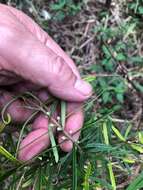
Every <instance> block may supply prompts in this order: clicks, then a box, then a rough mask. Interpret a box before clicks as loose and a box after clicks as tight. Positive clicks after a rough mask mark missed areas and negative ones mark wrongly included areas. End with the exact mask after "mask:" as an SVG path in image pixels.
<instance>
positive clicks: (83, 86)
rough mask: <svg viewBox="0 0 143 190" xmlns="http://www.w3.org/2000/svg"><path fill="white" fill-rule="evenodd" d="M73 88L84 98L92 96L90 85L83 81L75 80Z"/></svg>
mask: <svg viewBox="0 0 143 190" xmlns="http://www.w3.org/2000/svg"><path fill="white" fill-rule="evenodd" d="M74 87H75V89H76V90H78V91H79V92H80V93H82V94H83V95H84V96H91V94H92V87H91V85H90V84H89V83H87V82H85V81H83V80H77V81H76V83H75V86H74Z"/></svg>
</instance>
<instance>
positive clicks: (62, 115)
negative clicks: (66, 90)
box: [61, 101, 66, 129]
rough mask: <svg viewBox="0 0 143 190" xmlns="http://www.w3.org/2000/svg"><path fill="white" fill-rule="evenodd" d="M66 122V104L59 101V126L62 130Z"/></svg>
mask: <svg viewBox="0 0 143 190" xmlns="http://www.w3.org/2000/svg"><path fill="white" fill-rule="evenodd" d="M65 121H66V102H65V101H61V125H62V127H63V129H64V127H65Z"/></svg>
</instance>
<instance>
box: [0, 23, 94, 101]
mask: <svg viewBox="0 0 143 190" xmlns="http://www.w3.org/2000/svg"><path fill="white" fill-rule="evenodd" d="M19 28H20V26H19ZM21 28H22V26H21ZM21 28H20V29H18V30H16V31H13V30H14V28H12V29H11V30H9V31H8V32H7V29H4V30H6V31H3V32H2V28H1V30H0V33H1V34H2V35H1V38H2V40H1V43H0V56H2V57H3V59H4V60H6V61H4V64H3V65H2V66H3V68H4V69H6V70H9V71H12V72H14V73H16V74H17V75H19V76H21V77H23V78H24V79H26V80H30V81H32V82H33V83H35V84H38V85H41V86H43V87H47V88H48V90H49V91H50V92H51V93H52V94H53V95H54V96H56V97H59V98H62V99H64V100H68V101H84V100H86V99H87V98H89V97H90V95H91V91H92V88H91V86H90V85H89V84H88V83H86V82H85V81H83V80H81V79H80V77H79V76H76V74H75V73H74V72H73V70H72V68H71V67H70V66H69V64H67V62H66V61H65V60H64V58H62V57H61V56H59V55H57V54H56V53H55V51H53V50H52V49H51V48H49V47H47V46H46V45H45V44H43V43H41V42H40V41H39V40H38V39H37V38H36V37H34V36H33V35H32V33H30V32H28V31H27V32H26V31H24V32H21V31H22V29H21ZM14 34H15V35H14ZM1 44H2V45H1Z"/></svg>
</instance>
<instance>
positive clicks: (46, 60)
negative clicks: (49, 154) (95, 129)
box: [0, 4, 92, 161]
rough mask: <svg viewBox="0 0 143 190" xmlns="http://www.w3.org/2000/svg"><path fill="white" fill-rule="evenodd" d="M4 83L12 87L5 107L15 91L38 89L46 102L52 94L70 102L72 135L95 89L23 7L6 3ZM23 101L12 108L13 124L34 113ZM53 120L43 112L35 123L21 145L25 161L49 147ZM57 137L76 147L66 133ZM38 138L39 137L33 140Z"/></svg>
mask: <svg viewBox="0 0 143 190" xmlns="http://www.w3.org/2000/svg"><path fill="white" fill-rule="evenodd" d="M0 86H1V89H3V87H4V86H6V87H7V88H6V89H7V90H5V91H3V90H2V93H1V96H0V107H1V108H2V107H3V106H4V105H5V104H6V103H7V102H8V101H9V100H11V99H12V97H13V95H17V94H18V93H21V92H25V91H31V90H32V91H35V94H36V95H37V96H38V97H39V98H40V99H41V100H46V99H47V98H48V96H49V94H52V95H53V96H55V97H58V98H60V99H63V100H66V101H67V102H68V103H67V104H68V108H67V111H68V113H72V114H71V115H70V116H69V117H68V119H67V120H66V125H65V131H66V133H68V134H70V135H71V136H72V133H75V132H76V131H79V130H80V129H81V127H82V125H83V121H84V116H83V110H82V106H81V103H82V102H84V101H85V100H87V99H88V98H89V97H90V96H91V93H92V88H91V86H90V85H89V84H88V83H86V82H85V81H83V80H82V79H81V77H80V75H79V72H78V70H77V68H76V66H75V64H74V62H73V61H72V60H71V59H70V58H69V56H68V55H67V54H66V53H65V52H64V51H63V50H62V49H61V48H60V47H59V46H58V45H57V44H56V42H54V40H53V39H52V38H51V37H50V36H49V35H48V34H47V33H46V32H45V31H43V30H42V29H41V28H40V27H39V26H38V25H37V24H36V23H35V22H34V21H33V20H32V19H31V18H29V17H28V16H27V15H25V14H24V13H22V12H21V11H18V10H16V9H14V8H12V7H8V6H5V5H2V4H0ZM9 89H10V90H9ZM21 105H23V102H22V100H17V101H16V102H14V103H13V104H12V105H11V106H10V107H9V108H8V112H9V113H10V115H11V117H12V120H13V122H18V123H22V122H24V121H25V120H26V119H27V118H28V117H29V116H30V115H31V110H27V109H25V108H24V107H23V106H21ZM55 115H58V113H56V114H55ZM48 124H49V121H48V119H47V118H46V117H45V116H44V115H42V114H40V115H38V116H37V118H36V119H35V120H34V121H33V124H32V129H31V132H30V133H29V134H28V135H27V137H25V139H24V140H23V141H22V142H21V145H20V147H21V148H22V147H24V148H22V150H21V151H20V152H19V155H18V157H19V159H20V160H23V161H27V160H29V159H32V158H33V157H35V156H36V155H37V154H39V153H40V152H42V151H43V150H44V149H46V148H47V147H49V145H50V140H49V137H48V135H43V136H42V134H45V133H46V132H47V131H48V129H47V126H48ZM56 135H57V139H58V142H59V143H60V148H61V149H62V150H63V151H66V152H69V151H71V149H72V142H71V141H69V140H67V141H64V143H62V144H61V141H62V139H63V136H64V134H63V133H57V134H56ZM79 135H80V133H79V132H78V133H76V135H73V139H74V140H75V141H76V140H78V138H79ZM38 137H39V138H38ZM35 138H38V140H36V141H35V142H34V139H35ZM30 142H33V143H30ZM29 143H30V145H28V144H29ZM26 145H27V146H26Z"/></svg>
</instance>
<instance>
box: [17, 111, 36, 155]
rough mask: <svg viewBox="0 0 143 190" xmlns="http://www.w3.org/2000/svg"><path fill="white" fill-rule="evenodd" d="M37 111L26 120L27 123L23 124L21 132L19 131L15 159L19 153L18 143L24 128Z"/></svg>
mask: <svg viewBox="0 0 143 190" xmlns="http://www.w3.org/2000/svg"><path fill="white" fill-rule="evenodd" d="M38 112H39V111H36V112H34V113H33V114H32V115H31V116H30V117H29V118H28V119H27V121H26V122H25V123H24V125H23V127H22V129H21V131H20V135H19V139H18V143H17V148H16V157H17V155H18V151H19V147H20V143H21V139H22V136H23V133H24V129H25V127H26V125H27V124H28V123H29V121H30V120H31V119H32V118H33V117H34V116H35V115H36V114H37V113H38Z"/></svg>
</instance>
